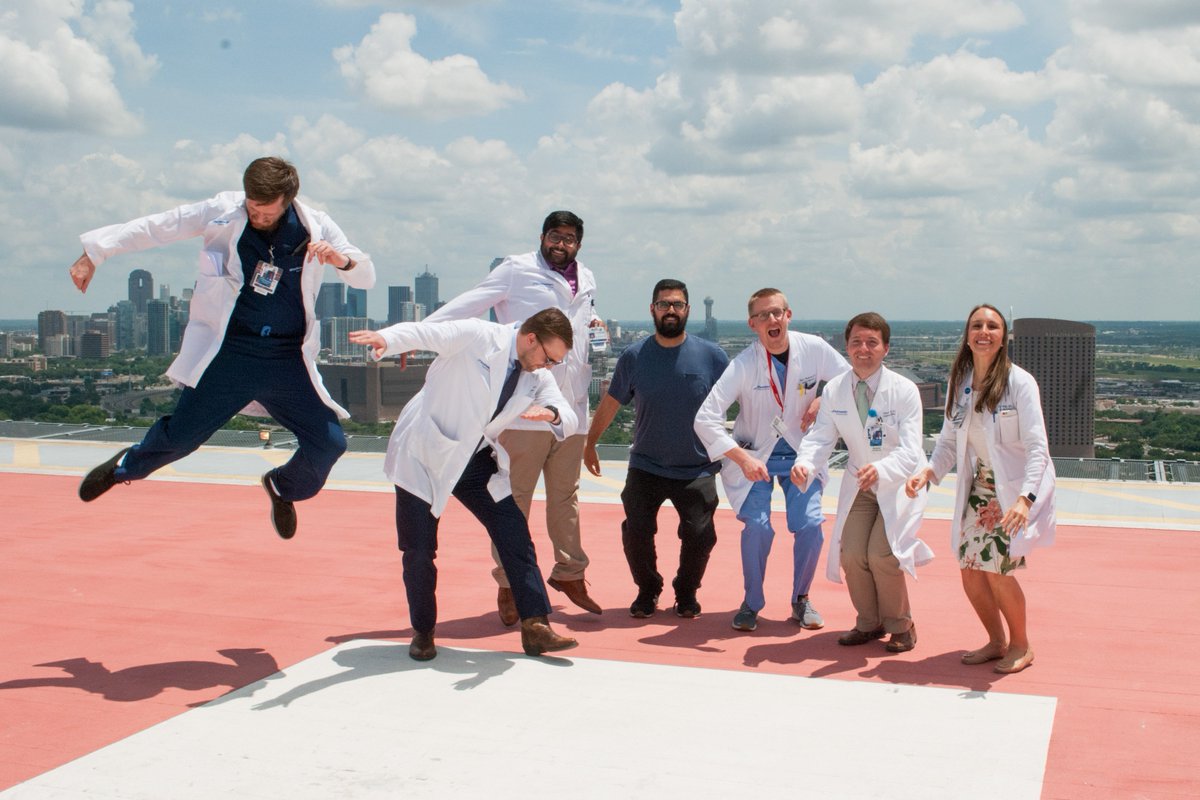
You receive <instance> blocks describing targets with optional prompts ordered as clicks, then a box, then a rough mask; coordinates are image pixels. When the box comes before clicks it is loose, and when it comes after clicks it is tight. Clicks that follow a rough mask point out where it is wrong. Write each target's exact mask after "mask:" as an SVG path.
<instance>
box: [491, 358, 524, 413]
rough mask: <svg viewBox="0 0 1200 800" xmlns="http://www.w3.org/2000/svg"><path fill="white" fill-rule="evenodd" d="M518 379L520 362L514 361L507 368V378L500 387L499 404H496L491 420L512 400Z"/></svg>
mask: <svg viewBox="0 0 1200 800" xmlns="http://www.w3.org/2000/svg"><path fill="white" fill-rule="evenodd" d="M520 377H521V362H520V361H514V362H512V364H511V365H510V366H509V368H508V377H507V378H505V379H504V385H503V386H502V387H500V402H498V403H496V410H495V411H493V412H492V419H495V418H496V417H497V415H499V414H500V410H501V409H502V408H504V406H505V405H507V404H508V401H509V400H511V399H512V396H513V392H515V391H516V390H517V379H518V378H520Z"/></svg>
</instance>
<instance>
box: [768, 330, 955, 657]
mask: <svg viewBox="0 0 1200 800" xmlns="http://www.w3.org/2000/svg"><path fill="white" fill-rule="evenodd" d="M890 342H891V327H890V326H889V325H888V323H887V320H885V319H884V318H883V317H881V316H880V315H879V314H876V313H874V312H866V313H863V314H859V315H858V316H856V317H854V318H853V319H851V320H850V322H848V323H847V324H846V355H848V356H849V357H850V368H851V371H850V372H846V373H843V374H842V375H839V376H838V377H836V378H834V379H833V380H831V381H830V382H829V384H828V385H827V386H826V387H825V392H824V393H823V394H822V395H821V409H820V411H818V412H817V421H816V424H815V425H814V426H813V429H812V430H811V431H809V432H808V435H807V436H805V437H804V441H803V442H802V443H801V444H800V450H799V452H798V453H797V454H796V463H795V466H793V467H792V481H793V482H794V483H795V484H796V485H797V486H799V487H801V488H802V489H803V488H807V487H808V485H809V484H810V482H811V481H812V480H813V478H814V477H816V476H817V474H818V470H823V469H824V468H825V467H826V466H827V464H828V461H829V454H830V453H831V452H832V451H833V447H834V445H835V444H836V443H837V440H838V439H839V438H841V440H842V441H843V442H845V443H846V450H847V451H848V454H849V459H848V461H847V463H846V471H845V474H844V475H843V476H842V482H841V488H840V489H839V491H838V515H837V521H836V522H835V523H834V529H833V538H832V539H831V540H830V542H829V557H828V560H827V562H826V565H827V566H826V571H825V574H826V577H828V578H829V579H830V580H831V581H835V582H837V583H841V574H840V573H841V571H842V570H844V571H845V573H846V585H847V587H848V588H849V590H850V602H852V603H853V604H854V609H855V611H856V612H857V618H856V620H855V624H854V628H853V629H852V630H850V631H848V632H847V633H845V634H843V635H842V636H840V637H839V638H838V644H841V645H848V646H853V645H861V644H866V643H867V642H870V641H873V640H875V639H880V638H882V637H883V636H884V634H885V633H886V634H891V638H890V639H889V640H888V642H887V645H886V648H887V650H888V651H889V652H892V653H904V652H907V651H909V650H912V649H913V647H915V646H916V643H917V629H916V626H915V625H913V621H912V610H911V606H910V604H909V600H908V586H907V584H906V583H905V578H904V574H905V573H906V572H907V573H908V574H909V575H912V576H913V577H914V578H915V577H916V576H917V573H916V568H917V567H918V566H920V565H922V564H925V563H928V562H929V561H930V560H931V559H932V558H933V551H932V550H931V549H930V548H929V546H928V545H926V544H925V543H924V542H923V541H921V539H920V538H919V537H918V533H919V532H920V527H921V517H922V515H923V514H924V511H925V502H926V495H925V493H923V492H922V493H921V494H919V495H918V496H917V497H915V498H910V497H909V496H908V495H907V494H906V492H905V482H906V481H907V480H908V476H909V475H911V474H912V473H913V472H914V471H915V470H916V469H918V468H920V467H923V466H924V465H925V451H924V450H923V449H922V445H921V436H922V424H921V421H922V410H921V394H920V391H919V390H918V389H917V386H916V384H915V383H913V382H912V381H910V380H909V379H908V378H905V377H903V376H902V375H897V374H896V373H895V372H892V371H891V370H890V369H888V368H887V367H885V366H884V365H883V359H884V357H885V356H886V355H887V353H888V349H889V346H890ZM839 567H840V569H839Z"/></svg>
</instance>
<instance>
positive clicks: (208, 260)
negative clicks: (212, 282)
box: [200, 250, 225, 277]
mask: <svg viewBox="0 0 1200 800" xmlns="http://www.w3.org/2000/svg"><path fill="white" fill-rule="evenodd" d="M224 274H225V255H224V254H223V253H219V252H217V251H215V250H201V251H200V276H201V277H219V276H222V275H224Z"/></svg>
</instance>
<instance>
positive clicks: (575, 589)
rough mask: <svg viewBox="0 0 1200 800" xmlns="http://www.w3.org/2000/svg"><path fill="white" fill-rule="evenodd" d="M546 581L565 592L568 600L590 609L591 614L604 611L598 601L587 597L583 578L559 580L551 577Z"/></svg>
mask: <svg viewBox="0 0 1200 800" xmlns="http://www.w3.org/2000/svg"><path fill="white" fill-rule="evenodd" d="M546 583H548V584H550V588H551V589H557V590H558V591H560V592H562V593H563V594H565V595H566V596H567V599H568V600H570V601H571V602H572V603H574V604H575V605H577V606H579V607H580V608H582V609H583V610H584V611H590V612H592V613H593V614H601V613H603V612H604V609H602V608H601V607H600V604H599V603H597V602H596V601H595V600H593V599H592V598H590V597H588V591H587V584H586V583H585V582H584V580H583V578H580V579H579V580H575V581H560V580H559V579H558V578H551V579H550V580H548V581H546Z"/></svg>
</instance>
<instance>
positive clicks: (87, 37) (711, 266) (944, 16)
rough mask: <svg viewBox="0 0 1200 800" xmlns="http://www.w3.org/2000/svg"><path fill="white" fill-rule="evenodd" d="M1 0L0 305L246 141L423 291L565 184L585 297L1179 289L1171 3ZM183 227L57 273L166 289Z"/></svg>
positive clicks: (1005, 303)
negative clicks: (586, 285) (531, 5)
mask: <svg viewBox="0 0 1200 800" xmlns="http://www.w3.org/2000/svg"><path fill="white" fill-rule="evenodd" d="M298 5H299V6H300V7H301V8H302V10H301V11H300V12H299V13H297V6H298ZM7 8H8V9H9V11H8V13H7V14H6V15H4V19H3V20H2V21H0V53H7V54H8V55H9V56H10V57H11V58H12V59H15V61H14V63H17V62H20V63H21V64H23V65H25V67H22V68H20V69H11V70H4V71H0V207H3V208H6V209H8V210H9V216H10V218H15V219H18V220H19V221H20V224H18V225H13V226H10V242H9V247H8V248H7V253H8V254H7V255H6V258H5V259H4V260H3V262H2V263H0V276H2V277H3V278H4V279H5V280H6V282H7V283H8V284H9V285H15V286H20V287H21V291H20V292H12V293H7V294H6V296H5V297H3V298H0V318H14V317H17V318H30V317H32V316H34V315H35V314H36V312H37V311H38V310H42V309H49V308H61V309H72V310H75V309H95V308H98V307H99V304H95V303H92V302H91V298H80V297H79V296H78V294H77V293H75V290H74V288H73V287H72V286H71V285H70V281H69V279H68V277H67V267H68V266H69V265H70V263H71V262H72V261H73V260H74V259H75V258H76V257H77V256H78V254H79V244H78V239H77V237H78V235H79V234H80V233H82V232H83V231H85V230H88V229H91V228H95V227H97V226H100V225H104V224H111V223H118V222H123V221H125V220H128V219H132V218H134V217H136V216H139V215H143V214H147V213H152V212H156V211H162V210H165V209H169V208H171V207H173V206H174V205H176V204H179V203H183V202H191V201H198V200H202V199H204V198H207V197H210V196H212V195H213V194H215V193H217V192H219V191H224V190H229V189H236V188H238V186H239V183H240V176H241V173H242V170H243V169H244V168H245V165H246V164H247V163H248V162H249V161H250V160H251V159H253V158H255V157H258V156H260V155H263V154H268V153H276V154H280V155H283V156H285V157H287V158H289V159H291V160H292V161H293V162H294V163H296V165H297V166H298V168H299V170H300V175H301V181H302V186H301V195H302V196H304V197H306V198H309V199H310V200H312V201H313V202H314V203H315V204H317V205H318V206H320V207H322V208H325V209H327V210H328V211H329V212H330V213H331V214H332V216H333V217H334V218H335V219H337V220H338V222H339V224H340V225H341V226H342V227H343V228H344V229H345V231H346V233H347V235H348V237H349V238H350V239H351V240H352V241H354V242H355V243H356V244H359V245H360V246H361V247H363V249H364V250H366V251H367V252H369V253H370V254H371V255H372V256H373V258H374V260H375V262H376V265H377V268H378V271H379V285H380V287H385V286H387V285H389V284H395V283H401V282H408V281H410V280H411V279H412V277H413V276H414V275H415V274H419V273H420V271H421V270H422V268H423V266H424V265H428V269H429V270H430V271H431V272H434V273H436V274H437V275H438V277H439V280H440V294H441V296H442V297H443V298H448V297H453V296H455V295H457V294H459V293H461V292H463V291H465V290H466V289H468V288H470V287H471V286H474V285H475V284H476V283H478V282H479V280H480V279H481V278H482V277H483V276H484V275H485V274H486V269H487V265H488V263H489V262H490V261H491V260H492V259H493V258H494V257H496V256H497V255H507V254H510V253H518V252H528V251H529V250H532V249H533V248H535V247H536V246H537V237H538V234H539V233H540V226H541V221H542V219H543V218H544V217H545V215H546V214H547V213H548V212H549V211H551V210H554V209H557V208H567V209H571V210H573V211H575V212H577V213H578V214H579V215H580V216H581V217H583V219H584V220H585V221H586V224H587V233H586V236H585V237H584V244H583V248H582V250H581V253H580V255H581V258H582V259H583V260H584V262H585V263H586V264H587V265H588V266H589V267H591V268H592V270H593V271H594V272H595V273H596V277H597V281H598V291H597V311H598V313H600V314H601V315H602V316H604V317H610V318H616V319H631V318H641V317H643V316H645V312H644V311H643V309H645V308H646V307H647V306H648V298H649V293H650V289H651V287H652V286H653V284H654V282H655V281H656V280H657V279H658V278H660V277H664V276H672V277H679V278H682V279H683V280H685V281H687V283H688V284H689V286H692V287H694V289H695V291H696V293H697V295H698V296H699V297H703V296H704V295H710V296H712V297H714V298H715V299H716V301H717V308H716V310H715V313H716V314H717V316H718V317H725V318H728V317H730V316H731V315H730V313H729V311H731V310H732V308H733V307H735V306H736V305H738V304H740V303H741V302H744V300H743V298H744V297H745V296H747V295H748V294H749V293H750V292H751V291H753V290H754V289H756V288H759V287H760V286H777V287H779V288H781V289H783V290H784V291H785V292H788V294H789V296H790V298H791V300H792V303H793V308H794V310H795V312H796V315H797V316H798V317H800V318H802V319H805V318H806V319H837V318H842V319H845V318H848V317H849V316H851V315H852V314H854V313H856V312H858V311H861V310H862V309H863V308H865V307H875V308H876V310H878V311H879V312H880V313H882V314H884V315H885V316H887V317H888V318H890V319H956V318H961V317H963V316H964V315H965V312H966V310H967V309H968V308H970V307H971V306H972V305H974V303H975V302H977V301H980V300H986V301H988V302H991V303H993V304H995V305H996V306H998V307H1000V308H1008V307H1010V306H1013V307H1015V308H1016V309H1017V313H1018V314H1019V315H1024V316H1040V317H1053V318H1064V319H1082V318H1098V319H1111V320H1123V319H1147V320H1159V319H1172V320H1193V319H1196V318H1197V313H1198V312H1197V307H1198V306H1197V304H1196V303H1195V292H1194V291H1193V292H1188V291H1181V288H1184V289H1185V288H1186V287H1189V286H1192V287H1194V286H1195V285H1196V284H1195V271H1196V266H1197V256H1196V254H1197V253H1198V252H1200V247H1198V246H1197V245H1200V192H1197V191H1196V187H1197V186H1198V185H1200V159H1197V158H1196V157H1195V154H1196V152H1197V149H1198V148H1200V5H1198V4H1195V3H1186V2H1181V1H1180V0H1156V1H1155V0H1152V1H1151V2H1146V3H1139V4H1129V3H1127V2H1121V1H1120V0H1058V1H1057V2H1045V3H1040V2H1039V3H1035V2H1033V1H1032V0H963V2H958V3H953V4H947V3H946V2H945V0H912V2H909V3H905V4H881V3H871V4H832V3H798V2H795V0H762V2H757V3H753V4H744V3H738V4H735V3H734V2H733V0H682V1H681V2H658V1H656V0H567V1H566V2H563V3H557V4H552V5H548V6H545V7H544V8H542V9H540V11H539V13H538V14H537V15H530V14H529V13H527V8H526V7H525V6H523V5H520V4H517V3H515V2H513V1H512V0H487V1H486V2H485V1H484V0H475V1H474V2H473V1H472V0H440V1H439V2H433V0H425V1H424V2H416V1H414V2H394V1H393V0H388V1H387V2H383V0H380V1H379V2H371V0H317V2H301V3H299V4H296V3H287V4H285V3H282V2H280V0H264V2H261V3H254V4H241V5H236V4H232V3H218V4H215V5H214V4H208V5H205V6H202V7H196V6H180V5H177V4H172V3H149V2H142V1H141V0H114V1H113V2H103V3H101V2H95V0H80V2H72V3H41V2H37V0H12V2H10V3H9V4H8V6H7ZM265 30H270V31H272V34H273V35H272V36H270V37H263V36H261V35H260V32H261V31H265ZM197 63H202V64H204V65H205V69H203V70H196V69H195V64H197ZM284 65H286V67H285V66H284ZM26 67H28V68H26ZM34 67H36V68H34ZM281 74H282V75H283V79H282V80H280V79H271V80H266V79H264V77H263V76H267V75H273V76H278V75H281ZM231 110H232V111H233V113H230V112H231ZM236 110H241V111H236ZM197 248H198V243H195V242H188V243H183V244H180V245H176V246H172V247H168V248H163V249H160V250H157V251H155V252H154V254H153V255H152V256H124V257H121V258H118V259H116V260H115V261H114V262H113V263H111V264H108V263H106V264H103V265H101V266H100V268H99V270H98V272H97V275H96V278H95V281H94V283H93V288H92V289H91V291H92V292H95V293H97V294H98V295H102V296H105V297H113V296H116V295H117V292H116V291H115V289H114V288H113V287H115V286H116V285H117V284H118V283H119V282H120V281H123V280H124V277H125V275H126V274H127V273H128V271H129V270H130V269H132V268H135V267H145V268H148V269H150V270H152V271H153V272H154V273H155V274H156V276H159V279H160V280H161V281H162V282H164V283H167V284H169V285H171V286H173V287H176V288H177V290H178V289H179V288H182V287H185V286H190V285H192V282H193V280H194V275H195V269H196V261H197V257H196V256H197V253H196V251H197ZM383 291H385V290H383V289H382V288H380V289H375V290H373V291H372V293H371V294H372V295H373V296H372V297H371V299H370V305H371V307H372V308H375V309H379V308H383V307H385V304H386V296H385V295H384V294H383V293H382V292H383ZM876 298H878V299H876ZM735 300H737V301H738V302H737V303H734V301H735Z"/></svg>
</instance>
